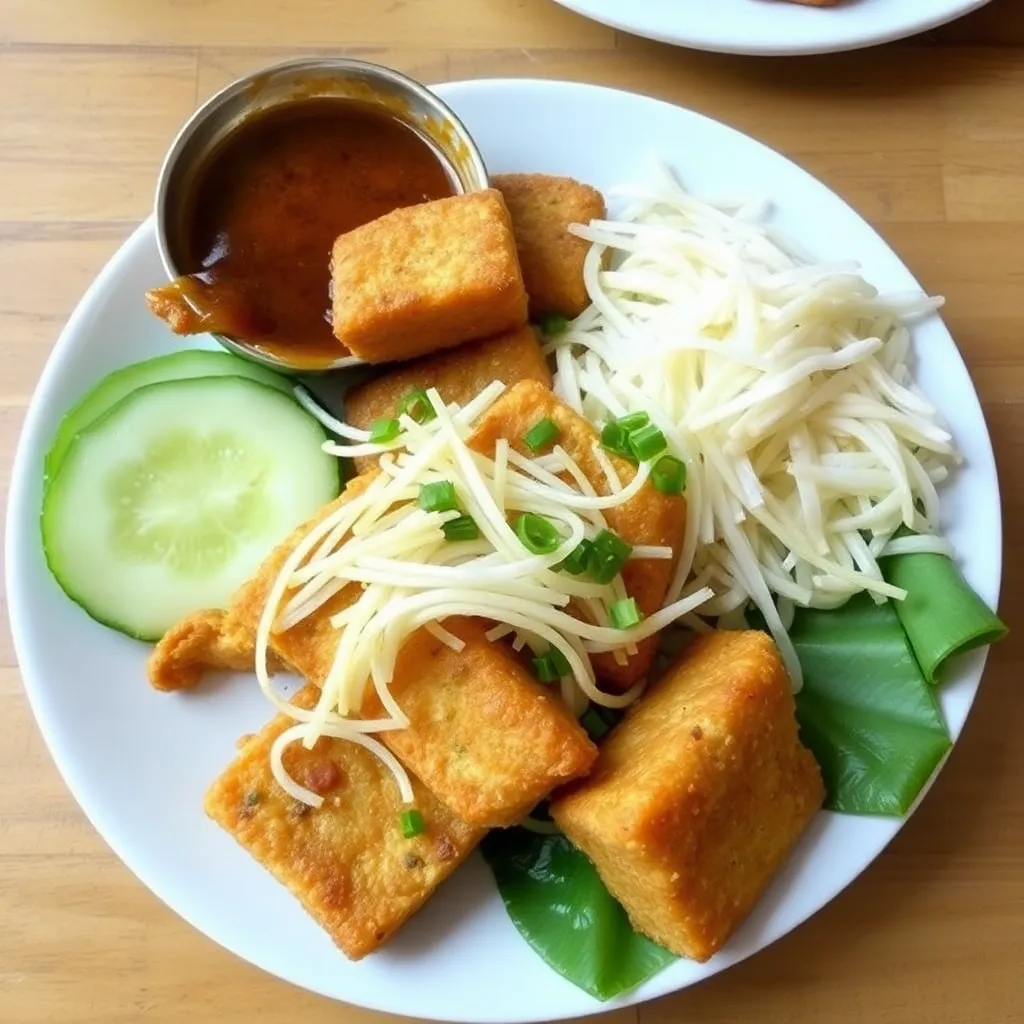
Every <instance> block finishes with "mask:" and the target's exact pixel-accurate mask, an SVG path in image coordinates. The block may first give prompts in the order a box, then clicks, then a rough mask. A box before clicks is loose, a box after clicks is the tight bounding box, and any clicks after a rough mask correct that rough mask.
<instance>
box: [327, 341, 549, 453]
mask: <svg viewBox="0 0 1024 1024" xmlns="http://www.w3.org/2000/svg"><path fill="white" fill-rule="evenodd" d="M496 380H500V381H501V382H502V383H503V384H506V385H508V386H509V387H511V386H512V385H513V384H517V383H518V382H519V381H521V380H535V381H537V382H539V383H540V384H543V385H544V387H546V388H550V387H551V370H550V369H549V368H548V364H547V360H546V359H545V358H544V352H543V351H542V349H541V346H540V342H539V341H538V340H537V336H536V334H534V332H533V328H531V327H530V326H529V325H528V324H524V325H523V326H522V327H517V328H516V329H515V330H512V331H506V332H504V333H503V334H498V335H495V336H494V337H493V338H485V339H484V340H483V341H476V342H470V343H469V344H467V345H460V346H459V347H458V348H453V349H447V350H446V351H444V352H435V353H433V354H432V355H429V356H423V357H422V358H420V359H414V360H412V361H411V362H408V363H400V364H398V365H397V366H394V367H389V368H387V369H386V370H385V371H384V372H383V373H381V375H380V376H379V377H375V378H374V379H373V380H369V381H367V382H366V383H365V384H360V385H358V386H357V387H355V388H353V389H352V390H351V391H350V392H349V393H348V394H347V395H346V396H345V419H346V420H347V421H348V422H349V423H351V424H352V426H354V427H359V428H361V429H362V430H369V428H370V426H371V425H372V423H373V422H374V420H378V419H386V418H390V417H393V416H394V415H395V414H396V411H397V408H398V405H399V403H400V402H401V401H402V399H403V398H405V396H406V395H407V394H408V393H409V392H410V391H411V390H412V389H413V388H415V387H420V388H437V391H438V393H439V394H440V396H441V397H442V398H443V399H444V400H445V401H446V402H458V403H459V404H460V405H465V404H466V402H468V401H470V400H471V399H473V398H475V397H476V396H477V395H478V394H479V393H480V392H481V391H483V389H484V388H485V387H487V385H488V384H490V383H492V382H493V381H496ZM376 461H377V460H376V458H366V457H364V458H359V459H356V460H355V462H356V467H357V468H358V470H359V472H361V473H362V472H364V471H365V470H367V469H369V468H370V467H371V466H373V465H374V464H375V463H376Z"/></svg>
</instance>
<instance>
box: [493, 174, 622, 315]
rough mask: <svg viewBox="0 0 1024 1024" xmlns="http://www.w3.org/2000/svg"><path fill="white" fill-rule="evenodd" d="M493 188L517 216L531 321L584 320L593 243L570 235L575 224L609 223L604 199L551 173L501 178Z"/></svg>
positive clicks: (515, 226) (514, 221)
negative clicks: (551, 318) (542, 318)
mask: <svg viewBox="0 0 1024 1024" xmlns="http://www.w3.org/2000/svg"><path fill="white" fill-rule="evenodd" d="M492 184H493V185H494V187H495V188H496V189H497V190H498V191H499V192H500V193H501V194H502V195H503V196H504V197H505V203H506V204H507V205H508V211H509V213H510V214H511V216H512V230H513V232H514V233H515V237H516V248H517V250H518V252H519V265H520V266H521V267H522V268H523V281H524V283H525V284H526V294H527V295H528V296H529V299H530V316H531V317H539V316H545V315H547V314H551V313H557V314H560V315H562V316H567V317H574V316H578V315H579V314H580V313H582V312H583V310H584V309H586V307H587V304H588V302H589V298H588V296H587V289H586V287H585V286H584V284H583V260H584V258H585V257H586V255H587V250H588V249H589V248H590V243H589V242H585V241H584V240H583V239H582V238H577V237H576V236H575V235H572V234H570V233H569V225H570V224H587V223H589V222H590V221H591V220H595V219H601V218H603V217H604V216H605V213H606V207H605V202H604V196H602V195H601V193H600V192H598V191H597V189H596V188H591V186H590V185H584V184H582V183H580V182H578V181H574V180H573V179H572V178H559V177H555V176H554V175H551V174H498V175H495V176H494V178H493V181H492Z"/></svg>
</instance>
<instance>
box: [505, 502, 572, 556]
mask: <svg viewBox="0 0 1024 1024" xmlns="http://www.w3.org/2000/svg"><path fill="white" fill-rule="evenodd" d="M515 529H516V536H517V537H518V538H519V539H520V540H521V541H522V542H523V547H524V548H526V550H527V551H529V552H530V553H531V554H533V555H550V554H551V552H552V551H554V550H555V548H557V547H558V545H559V544H561V543H562V535H561V534H560V533H559V532H558V530H557V529H556V528H555V525H554V523H552V522H551V520H550V519H545V518H544V516H539V515H537V514H536V513H535V512H524V513H523V514H522V515H521V516H520V517H519V518H518V519H517V520H516V527H515Z"/></svg>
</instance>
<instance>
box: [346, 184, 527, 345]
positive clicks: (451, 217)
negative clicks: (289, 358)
mask: <svg viewBox="0 0 1024 1024" xmlns="http://www.w3.org/2000/svg"><path fill="white" fill-rule="evenodd" d="M331 281H332V283H331V287H332V294H333V323H334V334H335V336H336V337H337V338H338V340H339V341H341V342H342V343H343V344H345V345H346V346H348V348H349V349H350V350H351V351H352V352H353V353H354V354H355V355H356V356H358V357H359V358H360V359H363V360H365V361H366V362H368V363H386V362H391V361H393V360H399V359H412V358H414V357H416V356H422V355H426V354H427V353H430V352H435V351H437V350H439V349H444V348H452V347H454V346H456V345H461V344H463V343H464V342H467V341H475V340H477V339H479V338H487V337H490V336H491V335H493V334H500V333H502V332H503V331H508V330H511V329H512V328H514V327H519V326H520V325H522V324H523V323H525V322H526V292H525V290H524V287H523V275H522V273H521V271H520V269H519V260H518V258H517V256H516V245H515V238H514V237H513V234H512V224H511V221H510V219H509V214H508V210H507V209H506V207H505V201H504V200H503V199H502V198H501V194H500V193H499V192H497V191H495V190H494V189H487V190H486V191H483V192H472V193H469V194H467V195H461V196H451V197H449V198H447V199H437V200H434V201H433V202H429V203H420V204H419V205H417V206H409V207H405V208H403V209H399V210H395V211H394V212H392V213H389V214H386V215H385V216H383V217H379V218H378V219H377V220H375V221H371V222H370V223H369V224H365V225H363V226H362V227H359V228H356V229H355V230H354V231H349V232H348V233H347V234H344V235H342V236H341V237H340V238H339V239H338V240H337V241H336V242H335V243H334V251H333V254H332V258H331Z"/></svg>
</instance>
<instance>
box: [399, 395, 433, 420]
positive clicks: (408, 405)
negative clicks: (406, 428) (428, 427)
mask: <svg viewBox="0 0 1024 1024" xmlns="http://www.w3.org/2000/svg"><path fill="white" fill-rule="evenodd" d="M403 413H404V414H405V415H406V416H408V417H409V418H410V419H414V420H415V421H416V422H417V423H429V422H430V421H431V420H432V419H435V418H436V417H437V413H436V412H435V411H434V406H433V405H432V404H431V401H430V396H429V395H428V394H427V393H426V391H424V390H423V388H413V389H412V391H410V392H409V394H407V395H406V396H405V398H403V399H402V401H401V403H400V404H399V406H398V414H399V415H400V416H401V415H402V414H403Z"/></svg>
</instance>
